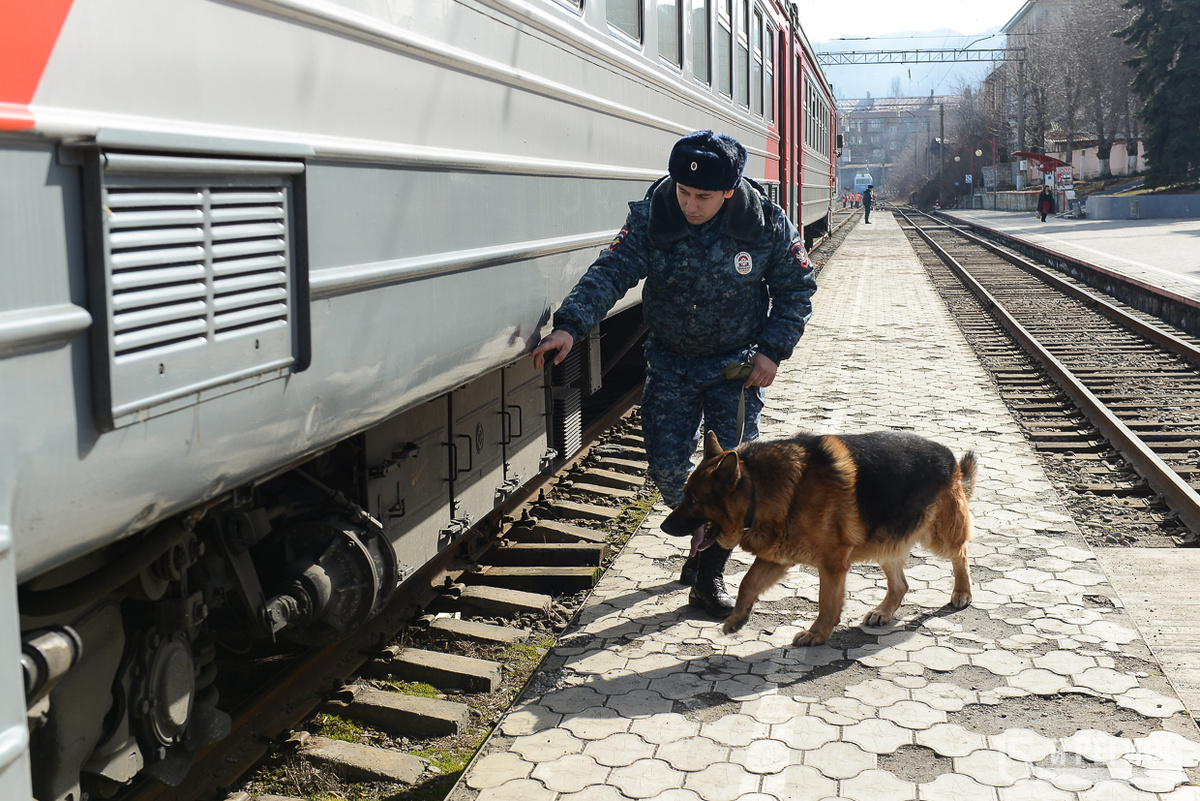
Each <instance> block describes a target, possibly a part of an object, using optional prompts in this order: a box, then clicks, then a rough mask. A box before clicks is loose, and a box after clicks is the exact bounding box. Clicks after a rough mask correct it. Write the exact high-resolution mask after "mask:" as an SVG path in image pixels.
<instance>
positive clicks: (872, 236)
mask: <svg viewBox="0 0 1200 801" xmlns="http://www.w3.org/2000/svg"><path fill="white" fill-rule="evenodd" d="M819 283H820V289H819V291H818V292H817V294H816V296H815V297H814V306H815V311H814V315H813V318H812V322H811V324H810V326H809V330H808V332H807V333H806V335H805V337H804V339H803V340H802V341H801V344H800V347H799V348H798V349H797V352H796V355H795V356H794V357H793V358H792V359H791V360H790V361H789V362H787V363H785V369H784V370H782V371H781V373H780V375H779V377H778V379H777V381H776V384H775V386H774V387H773V388H772V389H771V390H770V391H769V394H768V406H767V411H766V413H765V417H764V426H763V428H764V435H765V436H767V437H772V436H775V437H781V436H786V435H790V434H792V433H794V432H796V431H798V430H809V431H816V432H841V433H847V432H859V431H868V430H873V429H878V428H885V427H886V428H897V429H907V430H912V431H916V432H918V433H920V434H923V435H926V436H929V437H932V438H934V439H937V440H939V441H941V442H944V443H946V444H947V445H949V446H950V447H951V448H952V449H953V450H954V451H955V452H956V453H958V454H961V453H962V452H963V451H965V450H967V449H972V450H974V451H975V452H976V453H977V454H978V457H979V479H978V483H977V488H976V491H975V496H974V499H973V501H972V509H973V512H974V515H975V526H976V532H975V540H974V542H973V543H972V545H971V551H970V562H971V568H972V573H973V579H974V600H973V602H972V604H971V606H970V607H968V608H967V609H964V610H961V611H954V610H951V609H949V608H948V606H947V605H946V604H947V602H948V599H949V593H950V587H951V573H950V566H949V564H948V563H946V562H944V561H942V560H939V559H936V558H934V557H932V556H929V555H928V554H925V553H924V552H923V551H917V552H915V553H914V554H913V557H912V558H911V559H910V561H909V567H908V570H907V576H908V580H909V584H910V590H909V593H908V596H907V598H906V599H905V602H904V605H903V606H902V607H901V609H900V612H899V613H898V615H897V618H896V620H895V621H894V622H893V623H892V624H891V625H889V626H887V627H883V628H866V627H863V626H862V625H861V624H860V621H861V620H862V618H863V616H864V615H865V614H866V612H867V611H868V610H870V609H871V608H872V607H873V606H874V605H875V604H876V603H878V601H879V600H880V598H881V597H882V595H883V592H884V577H883V574H882V571H880V570H879V568H878V567H876V566H875V565H860V566H858V567H856V568H855V569H854V571H853V572H852V573H851V575H850V577H849V579H848V581H847V584H848V600H847V603H846V609H845V612H844V616H843V619H842V623H841V625H840V626H839V627H838V628H837V629H836V630H835V631H834V634H833V637H832V638H831V639H830V641H829V643H828V644H826V645H823V646H818V647H812V648H797V647H793V646H792V645H791V642H792V638H793V637H794V636H795V635H796V634H797V633H798V632H799V631H801V630H803V629H804V628H807V626H808V623H809V622H810V621H811V620H812V619H813V617H814V616H815V612H816V599H817V579H816V575H815V571H812V570H810V569H807V568H803V567H796V568H793V569H792V570H791V571H789V572H788V574H787V575H786V576H785V578H784V580H783V581H782V582H781V583H780V584H779V585H777V586H776V587H775V588H773V589H772V590H770V591H769V592H768V593H767V594H766V595H765V596H764V597H763V599H762V600H761V601H760V602H759V604H758V605H757V606H756V608H755V611H754V613H753V616H752V617H751V619H750V622H749V623H748V624H747V625H746V627H745V628H744V629H743V630H742V631H741V632H738V633H737V634H734V635H728V636H727V635H724V634H722V633H721V630H720V622H719V621H717V620H714V619H711V618H707V617H705V616H703V614H702V613H700V612H698V611H697V610H694V609H690V608H689V607H687V606H686V602H687V593H688V590H687V588H686V587H684V586H683V585H681V584H679V583H678V582H677V581H676V580H675V579H676V577H677V576H678V573H679V567H680V565H681V564H682V560H683V556H684V552H683V550H682V548H683V547H684V545H683V544H681V543H680V541H678V540H676V539H674V538H669V537H667V536H665V535H664V534H662V532H660V531H659V529H658V525H659V523H660V522H661V521H662V519H663V517H664V516H665V515H666V509H665V508H663V507H662V506H661V505H659V506H657V507H656V508H655V509H654V512H653V513H652V514H651V515H650V517H649V518H648V519H647V520H646V523H645V524H644V525H643V527H642V528H641V529H640V530H639V531H638V532H637V534H635V535H634V537H633V538H632V539H631V541H630V542H629V544H628V546H627V547H626V548H625V549H624V551H623V552H622V553H621V554H620V556H619V557H618V558H617V560H616V562H615V564H614V565H613V567H612V568H611V569H610V570H609V571H608V572H607V573H606V574H605V576H604V578H603V579H602V580H601V582H600V583H599V584H598V585H597V587H596V589H595V591H594V593H593V595H592V597H591V599H590V600H589V602H588V604H587V606H586V607H585V609H584V610H583V611H582V612H581V615H580V617H579V620H578V622H577V623H576V624H575V625H574V626H573V627H572V628H571V629H569V630H568V632H567V633H566V635H565V636H563V637H562V638H561V640H560V641H559V643H558V645H556V646H555V648H554V649H553V651H552V652H551V654H550V656H549V657H548V658H547V660H546V662H545V664H544V665H543V667H542V669H541V670H540V671H539V672H538V674H537V675H536V676H535V678H534V679H533V681H532V682H531V684H530V686H529V687H528V688H527V690H526V692H525V693H524V695H523V696H522V698H521V699H520V701H519V702H518V703H517V705H516V706H514V707H513V709H512V710H511V711H510V712H509V713H508V714H507V715H506V716H505V717H504V718H503V719H502V720H501V721H500V723H499V725H498V726H497V728H496V730H495V732H494V733H493V735H492V737H491V738H490V739H489V741H488V742H487V743H486V744H485V746H484V747H483V748H482V749H481V751H480V753H479V755H478V756H477V758H476V759H475V761H474V762H473V763H472V765H471V766H470V767H469V768H468V770H467V772H466V773H465V774H464V777H463V779H462V780H461V781H460V782H459V784H458V786H457V787H456V788H455V790H454V791H453V793H452V794H451V798H453V799H456V800H458V799H473V798H477V799H479V801H500V800H501V799H513V801H618V800H619V799H642V798H645V799H663V800H664V801H685V800H687V801H696V800H697V799H704V800H705V801H735V799H744V800H745V801H770V800H771V799H777V800H778V801H791V800H792V799H796V800H800V799H805V800H807V799H811V800H812V801H819V800H821V799H829V800H830V801H833V800H835V799H853V800H854V801H907V800H909V799H923V800H927V801H975V800H976V799H980V800H981V801H982V800H986V801H1025V799H1031V800H1033V799H1036V801H1060V800H1061V801H1071V800H1076V801H1124V800H1125V799H1129V800H1130V801H1134V800H1135V799H1136V800H1140V799H1147V800H1149V799H1155V800H1156V801H1200V786H1198V785H1200V768H1198V766H1200V733H1198V731H1197V728H1196V724H1195V722H1194V721H1193V719H1192V718H1191V716H1190V715H1189V714H1188V711H1187V710H1186V709H1185V706H1184V703H1183V702H1182V701H1181V700H1180V697H1179V695H1178V694H1177V693H1176V692H1175V690H1174V689H1173V688H1172V685H1171V683H1170V681H1169V680H1168V677H1167V675H1165V674H1164V672H1163V670H1162V668H1161V667H1160V666H1159V664H1158V662H1156V661H1155V659H1154V657H1153V655H1152V652H1151V650H1150V648H1149V647H1148V646H1147V644H1146V642H1145V640H1144V639H1143V637H1142V636H1141V634H1140V633H1139V629H1138V626H1137V624H1136V623H1135V622H1134V620H1133V619H1132V618H1131V617H1130V615H1129V614H1128V613H1127V611H1126V609H1125V607H1124V605H1123V603H1122V601H1121V599H1120V598H1119V597H1118V595H1117V594H1116V592H1115V591H1114V589H1113V587H1112V585H1111V584H1110V583H1109V581H1108V580H1107V579H1106V577H1105V573H1104V571H1103V570H1102V568H1101V564H1100V563H1099V562H1098V560H1097V558H1096V556H1095V554H1094V553H1093V551H1092V550H1091V549H1090V548H1089V547H1088V545H1087V544H1086V543H1085V542H1084V540H1083V539H1082V537H1081V536H1080V534H1079V532H1078V530H1077V529H1076V527H1075V525H1074V524H1073V522H1072V520H1071V517H1070V515H1069V514H1068V513H1067V510H1066V509H1065V508H1064V507H1063V506H1062V504H1061V503H1060V502H1059V500H1058V498H1057V497H1056V495H1055V493H1054V491H1053V489H1052V487H1051V486H1050V484H1049V482H1048V481H1047V479H1046V476H1045V475H1044V474H1043V472H1042V470H1041V468H1040V467H1039V465H1038V462H1037V460H1036V458H1035V456H1034V455H1033V453H1032V452H1031V450H1030V448H1029V447H1028V445H1027V444H1026V442H1025V440H1024V439H1023V438H1022V436H1021V433H1020V431H1019V429H1018V426H1017V424H1016V423H1015V422H1014V421H1013V419H1012V418H1011V417H1010V415H1009V414H1008V412H1007V410H1006V409H1005V407H1004V404H1003V403H1002V402H1001V401H1000V399H999V397H998V396H997V394H996V392H995V391H994V389H993V387H992V385H991V383H990V382H989V379H988V377H987V375H986V373H985V372H984V370H983V369H982V367H981V366H980V365H979V363H978V361H977V360H976V358H975V357H974V355H973V353H972V352H971V350H970V349H969V348H968V346H967V345H966V343H965V342H964V340H963V338H962V337H961V335H960V333H959V331H958V329H957V328H956V327H955V325H954V323H953V321H952V320H951V319H950V317H949V314H948V312H947V311H946V310H945V308H944V306H943V305H942V303H941V301H940V299H939V298H938V296H937V295H936V293H935V292H934V290H933V288H932V287H931V285H930V284H929V282H928V280H927V278H926V277H925V273H924V271H923V269H922V267H921V265H920V263H919V261H918V260H917V258H916V256H915V255H914V253H913V251H912V249H911V248H910V246H909V245H908V243H907V241H906V240H905V237H904V234H903V233H902V232H901V230H900V228H899V226H898V225H897V224H896V223H895V221H894V220H893V219H892V217H891V216H890V215H889V214H886V213H880V214H878V215H874V219H873V220H872V225H870V226H865V225H859V226H858V227H857V228H855V230H854V231H853V232H852V233H851V235H850V236H849V237H848V238H847V240H846V242H845V243H844V244H843V245H842V247H841V249H840V250H839V251H838V253H837V254H836V255H835V256H834V258H832V259H831V260H830V262H829V264H828V265H827V266H826V268H825V270H824V271H823V272H822V274H821V276H820V279H819ZM750 561H751V557H750V556H749V554H746V553H744V552H740V551H738V552H735V554H734V557H733V561H731V569H730V571H729V583H730V584H731V586H736V585H737V583H738V580H739V577H740V575H741V574H742V573H744V572H745V570H746V569H747V568H748V566H749V564H750ZM1146 579H1147V581H1149V582H1153V581H1156V580H1157V577H1155V576H1147V577H1146Z"/></svg>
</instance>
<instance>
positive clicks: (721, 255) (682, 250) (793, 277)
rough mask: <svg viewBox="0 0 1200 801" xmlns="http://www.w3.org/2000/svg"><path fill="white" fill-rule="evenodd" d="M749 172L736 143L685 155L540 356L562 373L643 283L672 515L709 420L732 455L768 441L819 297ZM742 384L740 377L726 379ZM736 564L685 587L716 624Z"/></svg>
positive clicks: (651, 388) (688, 565)
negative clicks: (781, 375) (766, 414)
mask: <svg viewBox="0 0 1200 801" xmlns="http://www.w3.org/2000/svg"><path fill="white" fill-rule="evenodd" d="M745 165H746V150H745V148H744V147H742V145H741V143H739V142H738V141H737V140H736V139H734V138H732V137H730V136H727V135H725V134H720V133H713V132H712V131H708V130H704V131H694V132H692V133H690V134H688V135H687V136H684V137H683V138H682V139H680V140H679V141H678V142H676V143H675V146H674V147H673V148H672V150H671V155H670V158H669V160H668V175H666V176H664V177H663V178H661V179H659V180H658V181H657V182H655V183H654V184H653V185H652V186H651V187H650V189H649V191H648V192H647V193H646V197H645V198H644V199H642V200H640V201H635V202H631V203H630V204H629V216H628V217H627V218H626V220H625V225H624V227H623V228H622V229H621V231H620V233H618V234H617V236H616V238H615V239H614V240H613V242H612V244H611V245H609V246H608V248H607V249H606V250H604V251H602V252H601V253H600V256H599V257H598V258H597V259H596V261H595V262H594V263H593V264H592V266H591V267H589V268H588V270H587V272H586V273H585V274H584V275H583V277H582V278H580V279H579V282H578V283H577V284H576V285H575V287H574V289H572V290H571V291H570V293H569V294H568V295H567V297H566V299H565V300H563V303H562V306H561V307H559V309H558V311H557V312H555V314H554V329H553V330H552V331H551V332H550V334H548V335H547V336H546V337H544V338H543V339H542V340H541V342H539V343H538V345H537V347H535V348H534V349H533V352H532V356H533V361H534V366H535V367H537V368H539V369H540V368H541V367H542V365H543V363H544V360H545V359H547V358H549V354H550V353H551V351H555V354H554V356H553V364H559V363H561V362H562V360H563V359H564V358H566V356H567V353H568V352H570V350H571V348H572V346H573V345H574V344H575V343H576V342H578V341H579V340H580V339H581V338H583V337H586V336H587V335H588V333H589V332H590V331H591V330H592V329H593V328H595V327H596V326H597V325H598V324H599V323H600V321H601V320H602V319H603V318H604V316H605V314H606V313H607V312H608V310H609V309H611V308H612V307H613V305H614V304H615V303H616V301H617V300H618V299H619V298H620V297H621V296H622V295H624V294H625V293H626V292H627V291H629V290H630V289H632V288H633V287H634V286H636V285H637V283H638V282H639V281H641V280H642V279H645V284H644V286H643V288H642V308H643V313H644V315H645V320H646V326H647V328H648V329H649V334H648V336H647V340H646V350H645V353H646V384H645V388H644V390H643V392H642V406H641V416H642V434H643V439H644V441H645V446H646V459H647V462H648V473H649V475H650V478H651V479H652V480H653V481H654V483H655V484H656V485H657V486H658V489H659V491H660V492H661V493H662V498H663V502H664V503H665V504H666V505H667V506H669V507H671V508H672V509H673V508H675V507H676V506H678V505H679V504H680V503H681V502H682V501H683V487H684V484H685V483H686V481H687V477H688V474H689V473H690V472H691V469H692V467H693V466H694V463H693V462H692V455H693V454H694V453H695V451H696V447H697V445H698V444H699V442H700V436H701V420H702V419H703V421H704V425H705V426H707V428H708V429H709V430H711V431H713V432H714V433H715V434H716V435H717V438H718V439H719V440H720V441H721V443H722V444H723V445H725V447H733V446H735V445H737V444H738V441H739V436H740V438H741V441H744V442H745V441H750V440H753V439H756V438H757V437H758V432H759V420H760V417H761V414H762V408H763V402H764V398H765V393H764V388H765V387H769V386H770V385H771V384H772V382H773V381H774V380H775V373H776V371H777V370H778V368H779V364H780V362H782V361H783V360H784V359H787V358H788V357H789V356H791V355H792V351H793V349H794V348H795V346H796V343H797V342H798V341H799V339H800V336H801V334H803V333H804V327H805V325H806V324H807V323H808V319H809V316H810V315H811V314H812V303H811V300H810V298H811V297H812V294H813V293H814V292H815V291H816V289H817V284H816V280H815V278H814V274H813V267H812V264H811V262H809V259H808V253H807V252H806V251H805V248H804V240H803V238H802V237H801V235H800V233H799V232H798V231H797V230H796V227H795V226H794V225H793V224H792V223H791V221H790V220H789V219H788V217H787V213H786V212H785V211H784V210H783V209H781V208H780V207H779V206H777V205H775V204H774V203H772V202H771V201H770V200H768V199H767V198H766V193H765V192H764V191H763V190H762V188H761V187H760V186H759V185H758V184H756V183H755V182H754V181H752V180H750V179H748V178H745V177H743V176H742V170H743V169H744V168H745ZM738 368H740V372H739V369H738ZM723 373H724V374H725V375H723ZM731 373H737V375H738V377H736V378H728V377H725V376H726V375H729V374H731ZM743 397H744V403H745V414H744V424H743V429H742V431H741V432H739V430H738V422H739V421H738V417H739V415H738V406H739V400H740V399H741V398H743ZM729 554H730V551H729V550H726V549H724V548H722V547H721V546H720V545H712V546H710V547H709V548H707V549H705V550H703V551H701V552H700V553H699V554H697V555H695V556H690V557H688V559H687V561H686V562H685V563H684V567H683V571H682V574H681V575H680V581H682V582H683V583H684V584H691V585H693V586H692V591H691V593H690V595H689V596H688V603H689V604H690V605H692V606H696V607H701V608H703V609H704V610H705V611H707V612H708V613H709V614H711V615H714V616H717V617H727V616H728V615H729V613H730V612H731V611H732V610H733V605H734V601H733V598H732V597H730V595H729V593H728V591H727V590H726V588H725V582H724V574H725V564H726V562H727V561H728V559H729Z"/></svg>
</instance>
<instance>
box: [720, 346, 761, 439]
mask: <svg viewBox="0 0 1200 801" xmlns="http://www.w3.org/2000/svg"><path fill="white" fill-rule="evenodd" d="M753 371H754V365H752V364H750V363H749V362H730V363H729V364H727V365H725V366H724V367H723V368H721V378H724V379H727V380H729V381H734V380H739V379H740V380H741V381H742V382H743V383H742V393H741V395H739V396H738V410H737V437H738V438H737V443H736V444H735V445H734V446H733V447H735V448H736V447H737V446H738V445H741V444H742V436H743V435H744V434H745V433H746V384H745V383H744V382H745V381H746V379H747V378H749V377H750V373H751V372H753Z"/></svg>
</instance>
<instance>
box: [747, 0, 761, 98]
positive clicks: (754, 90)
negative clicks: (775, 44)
mask: <svg viewBox="0 0 1200 801" xmlns="http://www.w3.org/2000/svg"><path fill="white" fill-rule="evenodd" d="M762 29H763V15H762V12H761V11H759V10H758V9H757V8H756V9H754V21H753V22H752V23H751V25H750V108H751V110H752V111H753V112H754V113H755V114H759V115H761V114H762V113H763V36H762Z"/></svg>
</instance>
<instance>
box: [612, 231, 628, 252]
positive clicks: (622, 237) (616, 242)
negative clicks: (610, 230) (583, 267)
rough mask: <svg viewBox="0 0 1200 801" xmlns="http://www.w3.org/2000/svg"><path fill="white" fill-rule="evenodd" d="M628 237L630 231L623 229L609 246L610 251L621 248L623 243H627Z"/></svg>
mask: <svg viewBox="0 0 1200 801" xmlns="http://www.w3.org/2000/svg"><path fill="white" fill-rule="evenodd" d="M627 236H629V229H628V228H622V229H621V230H620V231H618V232H617V235H616V237H615V238H614V239H613V241H612V243H611V244H610V245H609V246H608V249H609V250H616V249H617V248H619V247H620V246H621V243H622V242H624V241H625V237H627Z"/></svg>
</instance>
